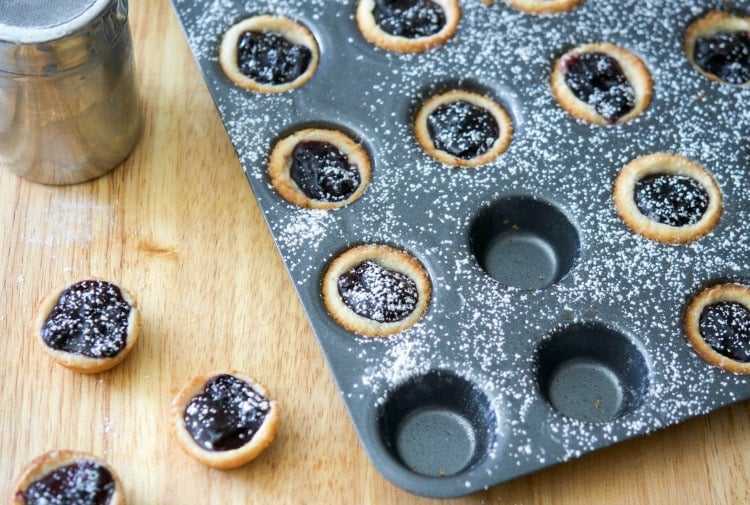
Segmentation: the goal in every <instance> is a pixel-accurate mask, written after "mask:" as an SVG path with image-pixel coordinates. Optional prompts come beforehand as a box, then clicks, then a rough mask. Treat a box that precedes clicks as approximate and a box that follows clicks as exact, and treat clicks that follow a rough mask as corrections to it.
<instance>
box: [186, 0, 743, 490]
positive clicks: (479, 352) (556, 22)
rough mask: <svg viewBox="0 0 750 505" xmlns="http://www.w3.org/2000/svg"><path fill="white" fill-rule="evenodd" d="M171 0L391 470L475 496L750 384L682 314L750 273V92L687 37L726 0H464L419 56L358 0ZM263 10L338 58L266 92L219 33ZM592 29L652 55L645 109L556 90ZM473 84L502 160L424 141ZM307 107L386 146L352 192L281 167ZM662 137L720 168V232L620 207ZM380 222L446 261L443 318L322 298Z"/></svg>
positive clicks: (336, 370) (431, 258)
mask: <svg viewBox="0 0 750 505" xmlns="http://www.w3.org/2000/svg"><path fill="white" fill-rule="evenodd" d="M173 3H174V6H175V9H176V11H177V13H178V15H179V17H180V20H181V22H182V25H183V27H184V30H185V33H186V35H187V39H188V41H189V43H190V46H191V48H192V50H193V52H194V54H195V56H196V59H197V61H198V63H199V65H200V68H201V71H202V72H203V75H204V77H205V80H206V82H207V84H208V88H209V90H210V92H211V94H212V95H213V98H214V100H215V102H216V106H217V108H218V110H219V113H220V115H221V117H222V120H223V121H224V124H225V125H226V128H227V131H228V133H229V136H230V138H231V139H232V142H233V144H234V146H235V149H236V151H237V154H238V156H239V159H240V161H241V163H242V166H243V168H244V170H245V173H246V175H247V179H248V181H249V183H250V185H251V187H252V189H253V192H254V194H255V197H256V198H257V200H258V202H259V205H260V207H261V209H262V211H263V213H264V215H265V217H266V220H267V223H268V225H269V227H270V229H271V231H272V233H273V236H274V239H275V241H276V244H277V246H278V249H279V251H280V253H281V256H282V258H283V260H284V262H285V265H286V268H287V269H288V271H289V274H290V276H291V278H292V280H293V282H294V285H295V287H296V289H297V291H298V294H299V297H300V299H301V300H302V303H303V305H304V307H305V310H306V312H307V315H308V317H309V320H310V323H311V325H312V327H313V329H314V331H315V334H316V335H317V338H318V340H319V343H320V346H321V348H322V350H323V352H324V354H325V357H326V359H327V361H328V364H329V367H330V369H331V371H332V373H333V375H334V377H335V379H336V382H337V385H338V387H339V389H340V391H341V396H342V398H343V400H344V402H345V404H346V406H347V408H348V411H349V414H350V416H351V419H352V421H353V423H354V426H355V427H356V429H357V432H358V434H359V436H360V439H361V441H362V444H363V446H364V447H365V449H366V451H367V453H368V454H369V456H370V458H371V460H372V462H373V463H374V464H375V466H376V467H377V468H378V469H379V470H380V471H381V472H382V473H383V474H384V475H385V476H386V477H387V478H388V479H390V480H391V481H392V482H394V483H395V484H397V485H399V486H401V487H403V488H405V489H407V490H409V491H411V492H414V493H418V494H423V495H428V496H434V497H449V496H457V495H462V494H468V493H471V492H474V491H477V490H481V489H486V488H487V487H489V486H492V485H494V484H498V483H500V482H503V481H506V480H508V479H512V478H514V477H517V476H520V475H523V474H526V473H529V472H532V471H535V470H537V469H541V468H544V467H547V466H549V465H553V464H556V463H559V462H562V461H566V460H569V459H571V458H575V457H578V456H581V455H582V454H585V453H588V452H591V451H595V450H597V449H599V448H602V447H606V446H609V445H611V444H614V443H617V442H620V441H623V440H626V439H629V438H632V437H636V436H639V435H643V434H645V433H649V432H652V431H654V430H657V429H660V428H663V427H665V426H668V425H671V424H675V423H678V422H680V421H683V420H685V419H687V418H690V417H693V416H697V415H700V414H703V413H706V412H709V411H711V410H713V409H716V408H719V407H722V406H724V405H728V404H730V403H733V402H737V401H740V400H744V399H746V398H748V397H749V396H750V380H749V379H748V376H745V375H737V374H732V373H729V372H726V371H724V370H722V369H720V368H717V367H714V366H712V365H709V364H708V363H706V362H705V361H703V360H702V359H701V358H700V357H699V356H698V355H697V354H696V353H695V352H694V351H693V349H692V348H691V347H690V346H689V344H688V343H687V340H686V338H685V334H684V331H683V317H684V312H685V307H686V305H687V303H688V302H689V300H690V298H691V297H692V296H694V295H695V294H696V293H698V292H700V291H701V290H702V289H703V288H705V287H706V286H710V285H713V284H717V283H721V282H730V281H731V282H737V283H741V284H742V283H745V284H747V283H748V282H750V178H748V170H749V167H750V159H749V156H748V144H747V139H748V136H750V114H748V113H747V106H746V104H747V103H748V100H749V99H750V89H748V88H739V87H735V86H725V85H720V84H717V83H714V82H711V81H709V80H708V79H706V78H705V77H703V76H701V75H700V74H699V73H698V72H696V71H695V69H694V68H693V67H692V66H691V64H690V63H689V62H688V60H687V57H686V55H685V52H684V48H683V34H684V29H685V28H686V27H687V26H688V25H689V24H690V22H691V21H692V20H694V19H696V18H697V17H699V16H701V15H703V14H704V13H705V12H707V11H709V10H711V9H719V8H724V9H726V8H727V6H726V5H725V2H723V1H719V0H715V1H707V0H699V1H696V2H678V1H671V0H662V1H658V0H623V1H621V2H610V1H606V0H586V1H584V2H583V3H582V4H581V5H580V6H579V7H577V8H575V9H573V10H571V11H569V12H565V13H561V14H558V15H554V16H534V15H530V14H525V13H522V12H519V11H516V10H514V9H512V8H510V7H508V6H507V5H506V4H505V3H503V2H495V4H494V5H493V6H490V7H488V6H486V5H485V4H484V3H482V2H480V1H479V0H465V1H462V2H461V8H462V18H461V21H460V23H459V26H458V30H457V33H456V35H455V36H454V37H453V38H452V39H451V40H449V41H448V42H447V43H446V44H445V45H443V46H441V47H438V48H436V49H433V50H430V51H427V52H424V53H419V54H406V55H399V54H393V53H389V52H387V51H384V50H381V49H378V48H376V47H374V46H373V45H371V44H370V43H368V42H367V41H366V40H365V39H364V38H363V36H362V35H361V34H360V33H359V31H358V29H357V26H356V23H355V20H354V13H355V8H356V5H355V2H353V1H343V0H274V1H272V0H257V1H252V2H250V1H239V0H173ZM260 14H274V15H282V16H286V17H289V18H291V19H293V20H296V21H298V22H299V23H301V24H303V25H304V26H306V27H307V28H309V29H310V30H311V31H312V33H313V34H314V36H315V37H316V39H317V41H318V44H319V47H320V63H319V67H318V69H317V71H316V73H315V75H314V76H313V77H312V79H311V80H310V81H309V82H308V83H306V84H305V85H304V86H302V87H300V88H298V89H296V90H293V91H290V92H287V93H282V94H278V95H261V94H255V93H252V92H248V91H246V90H243V89H240V88H238V87H236V86H234V85H233V84H232V83H231V82H230V80H229V79H227V78H226V77H225V76H224V74H223V73H222V71H221V69H220V67H219V64H218V57H217V55H218V47H219V43H220V40H221V37H222V34H223V33H224V32H225V31H226V30H227V29H228V28H229V27H230V26H232V25H233V24H235V23H237V22H238V21H240V20H241V19H243V18H246V17H248V16H253V15H260ZM594 41H606V42H611V43H613V44H617V45H620V46H622V47H624V48H626V49H628V50H629V51H631V52H633V53H635V54H636V55H638V56H639V57H640V58H641V59H642V60H643V61H644V63H645V64H646V65H647V66H648V68H649V70H650V72H651V74H652V77H653V80H654V97H653V100H652V102H651V104H650V106H649V108H648V109H647V110H646V111H645V112H644V113H643V114H642V115H640V116H639V117H638V118H636V119H635V120H633V121H631V122H629V123H627V124H624V125H618V126H613V127H600V126H593V125H589V124H585V123H583V122H581V121H578V120H576V119H574V118H573V117H571V116H570V115H569V114H567V113H566V112H565V111H564V110H563V109H562V108H561V107H560V106H559V105H558V104H557V103H556V101H555V99H554V97H553V95H552V93H551V91H550V87H549V79H550V74H551V71H552V66H553V64H554V61H555V60H556V59H557V58H558V57H559V56H560V55H562V54H564V53H565V52H566V51H567V50H570V49H571V48H573V47H576V46H578V45H580V44H582V43H586V42H594ZM455 88H460V89H466V90H470V91H475V92H479V93H482V94H486V95H488V96H491V97H492V98H494V99H495V100H496V101H497V102H498V103H500V104H501V105H502V106H503V107H504V108H505V109H506V110H507V111H508V112H509V114H510V116H511V117H512V121H513V126H514V132H513V139H512V141H511V143H510V147H509V148H508V150H507V151H506V152H505V153H503V154H502V155H501V156H499V157H498V158H497V159H495V160H494V161H492V162H491V163H489V164H487V165H484V166H481V167H478V168H473V169H466V168H462V169H457V168H452V167H448V166H446V165H442V164H440V163H439V162H437V161H435V160H434V159H432V158H431V157H430V156H428V155H427V154H426V153H425V152H424V151H423V150H422V149H421V148H420V147H419V145H418V143H417V142H416V140H415V139H414V136H413V134H412V123H413V119H414V116H415V115H416V114H417V112H418V110H419V108H420V106H421V104H422V103H423V102H424V101H425V100H426V99H428V98H429V97H431V96H434V95H436V94H438V93H440V92H443V91H447V90H450V89H455ZM311 126H319V127H325V128H336V129H340V130H342V131H344V132H346V133H348V134H349V135H351V136H352V137H354V138H355V139H358V140H359V141H360V142H362V144H363V146H364V147H365V148H366V150H367V151H368V153H369V154H370V156H371V158H372V162H373V171H372V181H371V183H370V184H369V186H368V187H367V190H366V191H365V193H364V194H363V196H362V197H361V198H360V199H359V200H357V201H356V202H353V203H352V204H350V205H348V206H346V207H343V208H340V209H336V210H330V211H323V210H311V209H304V208H299V207H295V206H294V205H291V204H289V203H287V202H286V201H285V200H283V199H282V198H281V197H280V196H279V195H278V194H277V193H276V192H275V191H274V189H273V187H272V186H271V184H270V182H269V178H268V174H267V164H268V157H269V154H270V152H271V149H272V147H273V145H274V143H275V142H276V141H278V140H279V139H281V138H283V137H285V136H286V135H288V134H289V133H290V132H294V131H297V130H300V129H303V128H307V127H311ZM654 152H672V153H676V154H680V155H683V156H686V157H687V158H689V159H691V160H693V161H696V162H698V163H700V164H701V165H703V166H704V167H705V168H706V170H707V171H708V172H709V173H711V174H712V175H713V176H714V178H715V179H716V181H717V183H718V185H719V187H720V188H721V191H722V196H723V200H724V201H723V205H724V209H723V213H722V215H721V219H720V221H719V223H718V225H717V226H716V227H715V228H714V229H713V230H712V231H711V232H710V233H709V234H708V235H707V236H705V237H703V238H701V239H699V240H697V241H695V242H692V243H689V244H685V245H664V244H660V243H657V242H652V241H649V240H647V239H645V238H644V237H641V236H640V235H637V234H636V233H634V232H632V231H631V230H630V229H629V228H628V227H627V226H625V224H624V223H623V222H622V221H621V220H620V218H619V217H618V215H617V213H616V211H615V208H614V205H613V202H612V196H611V195H612V186H613V183H614V181H615V178H616V177H617V174H618V173H619V171H620V170H621V169H622V167H624V166H625V165H626V164H627V163H628V162H630V161H632V160H633V159H635V158H637V157H639V156H641V155H645V154H650V153H654ZM204 168H205V170H222V169H223V168H224V167H218V166H211V167H204ZM369 243H376V244H387V245H391V246H394V247H397V248H400V249H403V250H406V251H408V252H410V253H411V254H412V255H414V256H415V257H416V258H417V259H418V260H419V261H421V262H422V263H423V264H424V265H425V267H426V268H427V270H428V273H429V275H430V279H431V282H432V288H433V298H432V301H431V304H430V307H429V309H428V311H427V314H426V315H425V317H424V318H423V319H422V320H421V321H420V322H419V323H418V324H417V325H415V326H414V327H412V328H410V329H408V330H406V331H404V332H402V333H400V334H398V335H395V336H391V337H386V338H366V337H360V336H357V335H355V334H352V333H350V332H348V331H346V330H344V329H343V328H342V327H340V326H338V325H337V324H336V323H335V322H334V321H333V319H332V318H331V317H330V316H329V315H328V314H327V313H326V311H325V308H324V306H323V303H322V300H321V295H320V289H321V278H322V275H323V272H324V271H325V269H326V267H327V265H328V264H329V263H330V262H331V261H332V259H333V258H335V257H336V256H337V255H338V254H340V253H341V252H343V251H345V250H347V249H349V248H351V247H354V246H356V245H359V244H369ZM238 260H239V261H241V260H242V259H241V258H238Z"/></svg>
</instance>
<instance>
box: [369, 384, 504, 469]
mask: <svg viewBox="0 0 750 505" xmlns="http://www.w3.org/2000/svg"><path fill="white" fill-rule="evenodd" d="M378 427H379V430H380V436H381V438H382V441H383V443H384V445H385V447H386V448H387V449H388V451H389V452H390V454H391V456H392V457H393V458H395V459H396V460H397V461H399V462H400V463H401V465H403V466H404V467H405V468H406V469H408V470H410V471H411V472H414V473H416V474H419V475H423V476H428V477H437V478H440V477H450V476H456V475H460V474H462V473H465V472H467V471H468V470H470V469H471V468H472V467H474V466H475V465H477V464H478V463H479V462H481V461H482V460H483V459H484V458H485V456H486V455H487V454H488V452H489V450H490V448H491V446H492V444H493V440H494V436H495V435H494V434H495V432H496V429H497V419H496V417H495V414H494V412H493V410H492V409H491V406H490V402H489V400H488V399H487V397H486V395H485V394H484V393H483V392H482V391H481V390H480V389H479V388H478V387H476V386H475V385H474V384H472V383H471V382H469V381H468V380H466V379H464V378H462V377H459V376H458V375H455V374H454V373H453V372H450V371H446V370H432V371H430V372H428V373H426V374H424V375H421V376H418V377H414V378H412V379H410V380H409V381H407V382H405V383H403V384H401V385H400V386H399V387H398V388H396V389H395V390H394V391H393V392H392V393H391V394H390V395H389V397H388V398H387V400H386V401H385V403H384V404H383V406H382V407H381V409H380V412H379V415H378Z"/></svg>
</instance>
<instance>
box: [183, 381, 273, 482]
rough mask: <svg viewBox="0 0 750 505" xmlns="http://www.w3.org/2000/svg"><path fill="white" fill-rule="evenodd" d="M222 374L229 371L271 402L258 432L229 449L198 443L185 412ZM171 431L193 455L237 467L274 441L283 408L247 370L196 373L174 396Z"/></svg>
mask: <svg viewBox="0 0 750 505" xmlns="http://www.w3.org/2000/svg"><path fill="white" fill-rule="evenodd" d="M219 375H229V376H231V377H233V378H236V379H239V380H240V381H242V382H244V383H245V384H247V386H249V387H250V388H251V389H252V390H253V391H254V392H255V393H256V394H258V395H260V396H261V397H262V398H263V399H264V401H267V402H268V412H267V413H266V414H265V416H264V418H263V421H262V423H261V425H260V427H259V428H258V430H257V431H256V432H254V433H253V434H252V436H251V437H250V439H249V440H248V441H247V442H246V443H245V444H243V445H241V446H239V447H237V448H235V449H230V450H208V449H206V448H204V447H202V446H201V445H199V444H198V443H197V442H196V441H195V440H194V439H193V437H192V436H191V434H190V431H189V429H188V427H187V425H186V422H185V412H186V409H187V408H188V405H189V404H190V402H191V400H192V399H193V397H195V396H196V395H201V394H203V393H204V389H205V386H206V383H208V381H210V380H211V379H213V378H215V377H217V376H219ZM170 413H171V418H172V433H173V435H174V436H175V439H176V440H177V442H178V443H179V444H180V447H182V449H183V450H184V451H185V452H186V453H187V454H188V455H190V456H191V457H193V458H195V459H196V460H198V461H200V462H201V463H203V464H204V465H206V466H210V467H214V468H219V469H222V470H228V469H231V468H237V467H238V466H242V465H244V464H247V463H249V462H250V461H252V460H254V459H255V458H257V457H258V456H260V454H261V453H262V452H263V451H264V450H265V449H266V447H268V446H269V445H270V444H271V442H273V439H274V437H275V436H276V430H277V428H278V426H279V419H280V409H279V405H278V403H277V402H276V400H274V399H272V398H271V397H270V395H269V393H268V390H267V389H266V388H265V387H263V385H261V384H258V382H257V381H255V380H254V379H253V378H252V377H250V376H248V375H247V374H244V373H240V372H236V371H234V370H229V371H217V372H212V373H209V374H206V375H198V376H195V377H193V378H192V379H191V380H190V381H189V382H188V383H187V384H186V385H185V386H184V387H183V388H182V389H181V390H180V391H179V392H178V393H177V395H176V396H175V397H174V400H172V408H171V411H170Z"/></svg>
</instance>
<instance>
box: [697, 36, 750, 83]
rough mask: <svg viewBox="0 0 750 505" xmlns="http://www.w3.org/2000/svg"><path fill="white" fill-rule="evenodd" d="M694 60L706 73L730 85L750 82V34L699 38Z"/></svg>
mask: <svg viewBox="0 0 750 505" xmlns="http://www.w3.org/2000/svg"><path fill="white" fill-rule="evenodd" d="M693 60H694V61H695V64H696V65H698V66H699V67H700V68H701V69H703V71H704V72H707V73H709V74H713V75H715V76H716V77H718V78H719V79H721V80H722V81H724V82H726V83H728V84H745V83H747V82H748V81H750V33H748V32H745V31H742V32H731V33H729V32H724V33H716V34H714V35H711V36H710V37H702V38H698V39H696V41H695V45H694V46H693Z"/></svg>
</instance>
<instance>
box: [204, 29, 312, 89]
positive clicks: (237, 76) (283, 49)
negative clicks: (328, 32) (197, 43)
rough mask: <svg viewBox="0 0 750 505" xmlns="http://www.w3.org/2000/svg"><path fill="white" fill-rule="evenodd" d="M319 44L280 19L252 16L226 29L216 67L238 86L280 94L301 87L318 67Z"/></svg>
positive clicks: (309, 35) (305, 31)
mask: <svg viewBox="0 0 750 505" xmlns="http://www.w3.org/2000/svg"><path fill="white" fill-rule="evenodd" d="M318 59H319V54H318V44H317V42H316V41H315V37H314V36H313V35H312V33H310V31H309V30H308V29H307V28H305V27H304V26H302V25H300V24H298V23H295V22H294V21H292V20H290V19H287V18H284V17H280V16H255V17H251V18H248V19H245V20H243V21H240V22H239V23H237V24H236V25H234V26H232V27H231V28H229V30H227V32H226V33H225V34H224V37H223V38H222V41H221V45H220V47H219V64H220V65H221V68H222V70H223V71H224V73H225V74H226V76H227V77H229V79H231V80H232V82H234V83H235V84H236V85H237V86H240V87H243V88H245V89H248V90H251V91H256V92H258V93H282V92H284V91H289V90H291V89H294V88H298V87H300V86H302V85H303V84H304V83H306V82H307V81H309V80H310V78H311V77H312V76H313V74H314V73H315V70H316V69H317V67H318Z"/></svg>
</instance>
